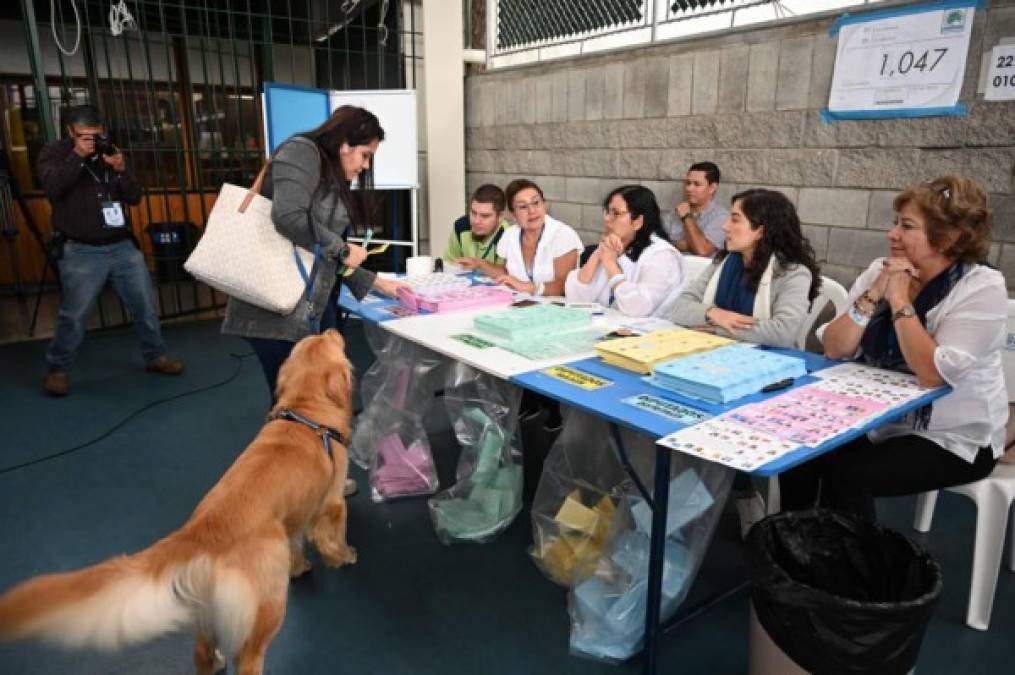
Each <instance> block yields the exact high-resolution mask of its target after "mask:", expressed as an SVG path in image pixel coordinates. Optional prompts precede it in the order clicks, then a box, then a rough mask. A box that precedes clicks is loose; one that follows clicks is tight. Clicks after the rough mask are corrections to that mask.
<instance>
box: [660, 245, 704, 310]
mask: <svg viewBox="0 0 1015 675" xmlns="http://www.w3.org/2000/svg"><path fill="white" fill-rule="evenodd" d="M711 264H712V259H711V258H706V257H704V256H700V255H688V254H686V253H683V254H681V256H680V265H681V269H682V271H683V273H684V278H683V279H682V280H681V282H680V285H679V286H674V287H673V289H672V290H670V292H669V295H667V296H666V297H665V298H664V299H663V301H662V302H660V303H659V306H658V307H656V309H655V311H654V312H652V316H654V317H658V318H661V319H666V320H669V319H670V314H672V313H673V305H675V304H677V298H679V297H680V294H681V293H683V292H684V287H686V286H687V284H689V283H691V282H692V281H693V280H695V279H697V278H698V277H699V276H701V273H702V272H703V271H704V270H705V268H706V267H708V266H709V265H711Z"/></svg>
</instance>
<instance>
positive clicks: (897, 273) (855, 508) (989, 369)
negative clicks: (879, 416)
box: [780, 176, 1008, 520]
mask: <svg viewBox="0 0 1015 675" xmlns="http://www.w3.org/2000/svg"><path fill="white" fill-rule="evenodd" d="M894 206H895V226H894V227H893V228H892V229H891V230H890V231H889V232H888V243H889V255H888V257H887V258H879V259H878V260H875V261H874V262H873V263H871V265H870V267H868V268H867V271H865V272H864V273H863V274H861V275H860V277H859V278H858V279H857V280H856V283H854V284H853V288H852V289H851V290H850V294H849V299H850V301H851V303H852V304H851V306H850V307H849V309H848V311H846V312H844V313H843V314H841V315H839V316H837V317H836V318H835V319H834V320H833V321H832V322H830V323H828V324H826V325H825V326H822V327H821V328H820V329H819V331H818V337H819V339H821V341H822V343H823V344H824V346H825V355H826V356H830V357H832V358H851V359H856V360H858V361H860V362H862V363H866V364H869V365H873V366H877V367H879V368H887V369H890V370H899V371H902V372H908V373H912V374H914V375H916V377H917V379H918V380H919V383H920V384H921V385H923V386H925V387H936V386H940V385H942V384H949V385H951V387H952V391H951V393H949V394H947V395H945V396H943V397H942V398H939V399H937V400H936V401H934V402H933V403H932V404H930V405H928V406H924V407H923V408H921V409H920V410H917V411H915V412H913V413H910V414H909V415H907V416H906V417H905V418H903V419H902V420H899V421H897V422H892V423H889V424H886V425H884V426H882V427H879V428H877V429H875V430H874V431H871V432H870V433H868V434H867V435H866V436H865V437H861V438H859V439H857V440H856V441H853V442H852V443H849V444H847V445H845V446H843V447H842V448H840V449H838V450H836V451H835V452H833V453H831V454H829V455H826V456H824V457H821V458H818V459H816V460H813V461H811V462H809V463H807V464H805V465H803V466H801V467H798V468H796V469H793V470H791V471H788V472H786V473H784V474H782V476H781V477H780V481H781V483H782V504H783V508H786V509H802V508H810V507H812V506H814V504H815V502H816V500H817V495H818V490H819V487H820V493H821V502H820V503H821V505H824V506H828V507H831V508H837V509H842V510H846V511H852V512H855V513H858V514H860V515H862V516H864V517H866V518H869V519H871V520H873V519H874V517H875V511H874V498H875V497H882V496H899V495H908V494H915V493H919V492H926V491H929V490H938V489H941V488H945V487H950V486H953V485H961V484H964V483H970V482H973V481H976V480H980V479H981V478H984V477H986V476H987V475H989V474H990V472H991V471H993V469H994V464H995V463H996V462H997V458H998V457H1000V455H1001V453H1002V452H1003V448H1004V435H1005V429H1004V427H1005V422H1006V421H1007V419H1008V401H1007V392H1006V390H1005V385H1004V379H1003V376H1002V369H1001V350H1002V349H1004V346H1005V339H1006V322H1007V306H1008V293H1007V290H1006V288H1005V282H1004V277H1003V276H1002V275H1001V273H1000V272H998V271H997V270H994V269H992V268H990V267H988V266H987V265H986V264H984V263H983V262H982V261H983V260H984V259H985V258H986V254H987V249H988V246H989V244H990V235H991V213H990V210H989V209H988V208H987V195H986V194H985V193H984V191H983V189H982V188H980V186H979V185H977V184H976V183H975V182H973V181H972V180H971V179H969V178H964V177H961V176H944V177H942V178H938V179H936V180H934V181H931V182H930V183H925V184H922V185H915V186H913V187H910V188H908V189H907V190H905V191H904V192H902V193H901V194H900V195H899V196H898V197H896V198H895V204H894Z"/></svg>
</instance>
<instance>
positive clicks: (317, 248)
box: [293, 244, 321, 334]
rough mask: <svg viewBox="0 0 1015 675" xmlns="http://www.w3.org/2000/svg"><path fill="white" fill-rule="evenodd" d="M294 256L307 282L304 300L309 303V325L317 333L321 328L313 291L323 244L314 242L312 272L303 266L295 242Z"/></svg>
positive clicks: (304, 281)
mask: <svg viewBox="0 0 1015 675" xmlns="http://www.w3.org/2000/svg"><path fill="white" fill-rule="evenodd" d="M293 258H295V259H296V267H297V268H299V271H300V276H301V277H303V283H304V284H306V288H305V289H304V291H303V302H305V303H306V304H307V327H308V328H309V329H310V333H311V334H313V333H317V332H319V330H320V326H319V325H318V323H317V322H318V321H319V318H320V317H318V316H317V314H315V313H314V299H313V297H312V293H313V291H314V280H315V279H316V278H317V267H318V265H319V264H320V262H321V245H320V244H314V266H313V267H311V268H310V274H309V275H308V274H307V268H306V267H304V266H303V260H301V259H300V254H299V251H297V250H296V245H295V244H293Z"/></svg>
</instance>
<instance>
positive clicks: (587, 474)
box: [529, 408, 627, 587]
mask: <svg viewBox="0 0 1015 675" xmlns="http://www.w3.org/2000/svg"><path fill="white" fill-rule="evenodd" d="M561 414H562V416H563V418H564V422H563V428H562V430H561V432H560V435H559V436H558V437H557V440H556V442H554V444H553V446H552V447H551V448H550V452H549V455H548V456H547V458H546V462H545V463H544V464H543V474H542V477H541V478H540V480H539V486H538V487H537V488H536V491H535V497H534V499H533V501H532V511H531V519H532V546H531V547H530V548H529V555H530V556H531V557H532V560H533V562H535V564H536V566H537V567H538V568H539V569H540V570H541V571H542V572H543V574H545V575H546V576H547V577H549V578H550V579H551V580H552V581H554V582H555V583H558V584H560V585H562V586H567V587H570V586H571V584H572V581H573V580H574V576H575V574H576V573H581V571H582V570H587V569H588V568H589V567H590V566H594V565H595V564H596V562H597V561H598V560H599V557H600V556H601V555H602V553H603V550H604V548H605V546H606V541H607V536H608V534H609V532H610V525H611V524H612V522H613V517H614V515H615V514H616V510H617V505H618V504H619V503H620V500H621V499H622V498H623V496H624V493H625V491H624V485H623V484H624V482H625V480H627V474H626V473H625V472H624V467H623V465H622V464H621V463H620V459H619V458H618V457H617V454H616V452H615V451H614V449H613V446H612V441H611V439H610V427H609V423H607V422H606V421H605V420H603V419H601V418H599V417H595V416H593V415H589V414H588V413H585V412H582V411H580V410H576V409H573V408H564V409H563V410H562V411H561ZM585 576H587V574H586V575H585Z"/></svg>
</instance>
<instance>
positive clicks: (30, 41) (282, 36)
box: [0, 0, 422, 326]
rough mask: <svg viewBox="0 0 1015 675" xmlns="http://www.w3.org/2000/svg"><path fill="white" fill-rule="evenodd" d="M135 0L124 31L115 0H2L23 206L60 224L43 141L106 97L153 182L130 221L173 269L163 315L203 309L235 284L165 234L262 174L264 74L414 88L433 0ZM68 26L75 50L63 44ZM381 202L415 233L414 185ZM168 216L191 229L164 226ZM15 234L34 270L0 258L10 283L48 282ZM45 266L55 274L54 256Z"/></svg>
mask: <svg viewBox="0 0 1015 675" xmlns="http://www.w3.org/2000/svg"><path fill="white" fill-rule="evenodd" d="M127 6H128V8H129V10H130V12H131V13H132V14H133V16H134V19H135V22H136V26H137V27H136V29H135V30H127V31H124V32H123V33H121V34H120V35H118V36H114V35H113V34H112V33H111V31H110V27H109V20H108V15H109V7H110V2H109V0H77V2H76V9H77V10H78V15H77V17H75V14H74V12H72V9H71V5H70V3H67V2H56V3H48V2H42V1H39V0H21V1H20V2H8V3H0V36H2V37H3V39H4V40H7V41H8V42H9V44H6V45H4V48H3V49H0V51H3V53H4V54H5V55H7V56H9V57H10V58H6V59H5V60H4V67H3V69H2V72H0V132H2V133H0V146H2V147H0V152H2V153H3V154H4V155H5V157H4V159H5V160H6V161H7V162H8V163H9V164H10V167H11V168H10V175H11V178H12V181H11V184H12V186H13V187H15V188H16V189H17V190H18V193H19V195H20V199H21V201H20V202H19V204H20V203H23V204H24V207H23V208H22V207H20V206H19V209H18V212H19V213H21V212H25V213H28V214H29V215H28V217H24V216H22V217H21V218H20V221H19V232H20V233H21V234H26V235H28V234H29V230H30V228H31V226H30V225H28V224H27V222H25V221H27V220H28V219H32V220H33V221H34V222H33V223H32V225H37V227H36V228H35V229H36V230H42V231H43V232H44V233H48V230H49V227H48V223H47V220H48V218H47V214H48V209H47V208H46V207H47V205H46V200H45V198H44V196H43V195H42V194H41V193H40V192H39V186H38V183H37V181H36V179H35V176H34V167H35V163H36V160H37V157H38V153H39V150H41V148H42V147H43V145H44V144H45V143H47V142H49V141H51V140H54V139H55V138H57V137H59V136H62V135H63V133H64V131H63V127H64V120H63V119H62V117H63V112H64V110H65V109H66V108H67V107H68V106H71V105H75V104H80V103H93V104H96V105H98V106H99V107H100V108H101V109H102V110H103V112H104V114H105V116H106V118H107V119H108V120H109V121H110V132H111V135H112V137H113V139H114V141H115V142H116V143H117V145H119V146H120V147H121V148H123V150H124V152H125V154H126V156H127V157H128V161H129V162H130V163H131V165H132V166H133V168H134V170H135V172H136V173H137V174H138V176H139V178H140V179H141V182H142V184H143V186H144V188H145V195H144V198H143V200H142V203H141V205H140V206H138V207H134V208H132V209H131V215H132V226H133V229H134V234H135V236H136V238H137V239H138V241H139V242H140V243H141V245H142V249H143V250H144V251H145V253H146V255H147V256H148V259H149V265H150V267H151V268H152V270H153V271H154V273H155V275H156V280H157V281H158V282H159V283H158V288H157V290H158V294H159V305H160V312H161V314H162V316H163V317H164V318H165V317H169V316H175V315H180V314H191V313H195V312H200V311H204V310H207V309H210V308H214V307H218V306H221V304H222V302H223V297H222V296H221V294H214V293H210V292H209V289H208V288H207V287H204V286H202V285H201V284H197V283H196V282H194V281H192V280H190V279H189V278H182V280H181V279H179V278H175V277H181V276H183V275H179V274H177V275H175V277H174V275H172V274H166V273H164V272H166V271H167V270H173V269H176V268H178V267H179V265H178V264H177V263H179V262H180V261H178V260H177V261H172V263H170V262H168V261H160V260H159V259H158V257H157V256H156V255H155V254H156V251H155V249H156V248H159V247H157V246H156V245H155V244H156V243H158V244H165V243H174V242H176V239H174V238H173V237H182V238H186V239H188V241H186V242H185V243H186V244H188V245H190V244H192V243H193V237H194V233H196V232H197V231H199V229H200V228H201V227H203V225H204V223H205V221H206V219H207V215H208V212H209V209H210V206H211V204H212V203H213V201H214V198H215V196H216V195H217V194H218V190H219V187H220V186H221V185H222V183H224V182H231V183H237V184H241V185H244V184H246V185H249V184H250V182H251V181H252V180H253V178H254V176H255V175H256V173H257V171H258V170H259V169H260V166H261V163H262V162H263V160H264V149H263V148H264V139H263V126H262V111H261V101H260V91H261V83H262V82H264V81H266V80H268V81H275V82H282V83H288V84H297V85H303V86H311V87H320V88H325V89H344V90H349V89H384V88H400V87H406V88H415V87H416V85H417V76H418V74H419V73H420V72H421V71H420V67H421V63H422V49H421V48H420V47H421V39H422V28H421V24H420V16H419V0H404V1H402V2H390V1H389V0H348V1H347V2H335V1H334V0H128V2H127ZM78 27H80V41H79V42H80V44H79V47H78V49H77V50H76V51H74V50H72V49H71V48H72V47H73V46H74V43H75V34H76V33H77V32H78ZM54 29H55V31H54ZM54 32H55V33H56V35H57V36H58V39H59V40H60V42H61V44H63V45H64V47H66V48H67V49H68V51H72V52H73V55H72V56H67V55H65V54H64V53H63V52H61V51H59V50H58V49H57V48H56V46H55V44H54V42H55V40H54ZM36 57H40V58H36ZM22 63H23V64H24V65H23V66H22V65H20V64H22ZM378 201H379V202H380V203H379V206H380V208H383V209H385V211H384V212H385V214H387V215H386V217H384V218H383V223H382V225H383V226H384V227H390V228H391V229H392V231H391V232H385V235H390V236H387V238H392V239H405V238H407V236H406V234H405V231H407V230H408V227H409V225H408V223H409V222H410V221H411V218H409V214H408V209H409V208H410V206H409V198H408V194H407V193H405V194H398V193H396V191H390V192H387V193H384V194H383V195H381V196H380V199H379V200H378ZM188 224H189V227H188V226H187V225H188ZM151 225H156V226H160V228H161V229H159V228H152V229H150V230H149V229H148V228H149V226H151ZM169 225H174V226H179V227H177V228H176V229H173V230H170V229H167V228H166V227H163V226H169ZM403 227H404V228H405V230H402V229H399V231H398V232H394V230H395V229H398V228H403ZM167 237H170V238H169V239H167ZM40 238H41V237H40ZM14 239H15V241H14V242H13V245H14V246H16V247H17V252H18V253H19V254H20V255H19V256H18V260H19V262H20V266H21V268H20V269H19V270H16V271H15V272H16V274H13V273H10V272H8V271H6V270H3V269H0V288H2V287H4V286H7V285H10V284H12V283H15V282H18V281H19V280H22V279H23V280H25V281H27V282H29V284H33V283H39V284H43V283H44V282H45V281H46V280H45V279H43V278H42V276H43V269H44V266H45V256H44V254H43V253H42V252H41V250H40V249H41V247H40V246H38V245H37V244H36V243H35V241H36V238H35V237H34V236H20V235H19V236H16V237H15V238H14ZM393 249H394V247H393ZM403 254H404V252H402V251H396V252H393V253H392V254H391V255H392V258H390V259H386V260H384V261H382V262H381V264H383V265H384V266H385V267H395V268H397V267H398V266H399V265H401V260H400V257H403ZM396 258H397V259H396ZM372 262H373V261H372ZM160 263H163V264H160ZM0 267H2V266H0ZM18 275H19V276H18ZM47 279H48V280H49V282H48V285H49V286H50V287H51V286H52V281H53V280H54V277H53V275H52V271H51V270H50V271H49V273H48V275H47ZM107 304H108V306H107ZM117 305H118V303H115V302H113V303H100V307H99V310H100V322H99V323H100V325H102V326H110V325H117V324H119V323H122V322H123V321H125V320H126V315H125V313H124V312H123V311H122V308H118V306H117ZM118 309H119V311H118Z"/></svg>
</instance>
